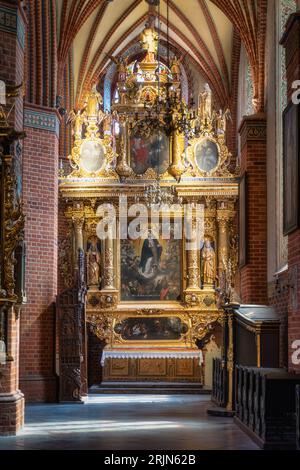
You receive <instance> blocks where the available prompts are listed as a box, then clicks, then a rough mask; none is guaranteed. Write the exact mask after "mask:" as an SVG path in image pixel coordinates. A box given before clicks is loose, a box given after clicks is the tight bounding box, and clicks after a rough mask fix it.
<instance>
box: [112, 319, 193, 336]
mask: <svg viewBox="0 0 300 470" xmlns="http://www.w3.org/2000/svg"><path fill="white" fill-rule="evenodd" d="M187 332H188V326H187V325H186V324H185V323H182V321H181V319H180V318H178V317H148V318H147V317H146V318H145V317H142V318H140V317H132V318H126V319H125V320H123V321H122V322H120V323H118V324H117V325H116V326H115V333H117V334H119V335H121V337H122V339H123V340H125V341H168V340H169V341H174V340H175V341H176V340H177V341H178V340H180V338H181V336H182V335H183V334H186V333H187Z"/></svg>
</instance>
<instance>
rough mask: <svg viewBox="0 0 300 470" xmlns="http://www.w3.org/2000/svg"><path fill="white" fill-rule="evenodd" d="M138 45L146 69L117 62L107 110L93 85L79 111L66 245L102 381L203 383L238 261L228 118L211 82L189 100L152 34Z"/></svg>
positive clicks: (68, 182)
mask: <svg viewBox="0 0 300 470" xmlns="http://www.w3.org/2000/svg"><path fill="white" fill-rule="evenodd" d="M141 45H142V48H143V49H144V50H145V56H144V58H143V59H142V60H141V61H137V60H136V61H134V62H131V63H129V61H128V59H123V58H120V59H118V60H117V64H118V83H117V90H116V94H115V101H114V103H113V105H112V110H111V112H110V113H108V112H105V111H104V110H103V106H102V97H101V95H100V93H99V92H98V91H97V89H96V87H94V89H93V90H91V92H90V94H89V95H88V96H87V98H86V103H85V106H84V108H83V109H81V110H78V111H76V112H74V113H73V115H72V120H73V122H72V124H73V134H74V146H73V150H72V154H71V155H70V157H69V158H70V163H71V166H72V169H73V171H72V172H71V173H70V174H68V175H63V174H62V175H61V177H60V197H61V198H62V199H63V200H64V201H65V204H66V211H65V217H66V219H67V221H68V224H69V227H70V233H69V240H68V244H67V246H68V247H69V250H71V251H72V256H71V260H73V262H74V264H73V266H74V267H75V260H76V254H77V252H78V250H83V251H84V252H85V255H86V265H87V285H88V291H87V298H86V322H87V326H88V328H89V329H90V331H92V332H93V333H94V334H95V335H96V336H97V337H98V338H99V339H101V340H104V341H105V344H106V345H105V347H104V351H103V355H102V362H101V364H102V367H103V380H104V381H108V382H109V381H112V382H113V381H115V382H119V381H133V382H134V381H138V382H141V381H166V382H168V381H169V382H170V381H171V382H197V383H199V384H204V376H205V374H204V370H205V367H211V366H210V365H209V364H208V359H207V361H206V358H208V355H207V354H206V345H207V344H209V343H210V341H212V340H213V339H214V334H215V331H216V330H217V329H218V328H220V327H222V320H223V318H222V315H223V314H222V310H221V309H220V301H221V300H220V296H221V295H222V294H224V292H228V290H231V295H232V293H233V288H234V276H235V269H236V264H237V237H236V233H237V226H236V225H237V220H236V206H237V197H238V177H237V170H232V167H233V165H232V156H231V155H230V153H229V151H228V148H227V147H226V124H227V119H228V112H223V111H218V112H217V111H215V109H214V106H213V97H212V93H211V90H210V88H209V86H208V85H207V86H206V87H205V89H204V90H203V92H201V93H200V95H199V103H198V107H194V108H191V107H189V106H188V105H187V104H186V103H185V102H184V100H183V99H182V94H181V82H180V63H179V60H177V59H176V58H174V59H173V60H172V64H168V65H166V64H164V63H163V62H162V61H160V60H159V58H158V54H157V35H156V32H155V30H154V29H153V28H151V27H148V28H146V30H145V31H144V32H143V34H142V37H141ZM65 251H66V249H65ZM67 271H68V269H67V270H66V276H67V275H68V272H67ZM99 360H100V359H99ZM99 381H100V378H99ZM204 385H205V384H204Z"/></svg>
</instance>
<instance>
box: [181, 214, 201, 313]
mask: <svg viewBox="0 0 300 470" xmlns="http://www.w3.org/2000/svg"><path fill="white" fill-rule="evenodd" d="M188 223H189V228H190V230H189V232H190V233H188V234H186V235H188V236H187V239H188V240H187V239H186V243H185V250H186V280H187V283H186V290H185V302H186V304H188V305H191V306H193V305H196V304H197V303H198V302H199V294H200V290H201V289H200V252H199V247H200V243H199V237H200V227H199V226H198V224H199V220H198V218H197V217H196V213H195V211H192V212H191V220H189V222H188Z"/></svg>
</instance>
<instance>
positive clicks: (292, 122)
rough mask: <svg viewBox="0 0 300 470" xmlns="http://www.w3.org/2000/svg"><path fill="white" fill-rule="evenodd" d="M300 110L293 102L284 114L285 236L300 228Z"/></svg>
mask: <svg viewBox="0 0 300 470" xmlns="http://www.w3.org/2000/svg"><path fill="white" fill-rule="evenodd" d="M299 125H300V108H299V105H295V104H293V103H292V102H291V103H289V105H288V106H287V107H286V109H285V110H284V113H283V234H284V235H285V236H287V235H290V234H291V233H292V232H294V231H295V230H297V229H298V228H299V227H300V204H299V197H300V190H299V188H300V186H299V184H300V164H299V156H300V155H299V151H300V147H299Z"/></svg>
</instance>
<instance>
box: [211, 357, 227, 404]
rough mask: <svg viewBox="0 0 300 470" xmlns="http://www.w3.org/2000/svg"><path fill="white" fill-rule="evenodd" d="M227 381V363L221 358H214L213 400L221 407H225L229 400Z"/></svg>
mask: <svg viewBox="0 0 300 470" xmlns="http://www.w3.org/2000/svg"><path fill="white" fill-rule="evenodd" d="M226 381H227V370H226V365H225V364H224V362H223V361H222V359H220V358H215V359H213V383H212V401H213V402H214V403H215V404H216V405H218V406H220V407H225V406H226V402H227V396H226V391H227V384H226Z"/></svg>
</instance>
